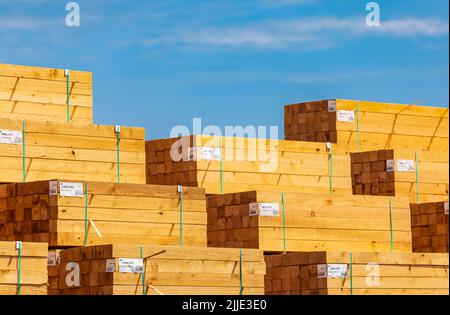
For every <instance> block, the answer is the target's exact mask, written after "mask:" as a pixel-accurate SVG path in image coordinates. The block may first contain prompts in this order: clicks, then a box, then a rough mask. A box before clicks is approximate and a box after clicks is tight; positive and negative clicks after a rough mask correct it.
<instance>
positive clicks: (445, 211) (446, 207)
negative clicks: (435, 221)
mask: <svg viewBox="0 0 450 315" xmlns="http://www.w3.org/2000/svg"><path fill="white" fill-rule="evenodd" d="M444 213H445V214H448V202H444Z"/></svg>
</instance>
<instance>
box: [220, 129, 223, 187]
mask: <svg viewBox="0 0 450 315" xmlns="http://www.w3.org/2000/svg"><path fill="white" fill-rule="evenodd" d="M219 146H220V162H219V168H220V193H221V194H223V159H222V138H220V139H219Z"/></svg>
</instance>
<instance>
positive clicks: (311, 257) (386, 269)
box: [265, 252, 449, 295]
mask: <svg viewBox="0 0 450 315" xmlns="http://www.w3.org/2000/svg"><path fill="white" fill-rule="evenodd" d="M265 260H266V264H267V273H266V276H265V292H266V294H268V295H280V294H284V295H352V294H353V295H400V294H401V295H448V294H449V275H448V263H449V259H448V254H411V253H391V254H389V253H363V252H359V253H348V252H310V253H288V254H286V255H266V256H265Z"/></svg>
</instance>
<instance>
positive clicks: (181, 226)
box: [178, 186, 183, 247]
mask: <svg viewBox="0 0 450 315" xmlns="http://www.w3.org/2000/svg"><path fill="white" fill-rule="evenodd" d="M178 192H179V194H180V246H181V247H183V186H179V187H178Z"/></svg>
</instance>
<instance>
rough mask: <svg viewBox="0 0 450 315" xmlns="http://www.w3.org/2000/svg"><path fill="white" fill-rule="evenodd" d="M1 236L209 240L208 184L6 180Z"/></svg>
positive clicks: (65, 241) (52, 242) (78, 241)
mask: <svg viewBox="0 0 450 315" xmlns="http://www.w3.org/2000/svg"><path fill="white" fill-rule="evenodd" d="M0 239H3V240H24V241H37V242H47V243H49V246H52V247H63V246H82V245H84V244H94V245H96V244H110V243H114V244H124V243H125V244H128V243H140V244H155V245H179V244H180V243H181V244H185V245H188V246H206V200H205V193H204V190H203V189H199V188H184V189H183V191H182V192H181V193H180V192H179V191H178V187H176V186H154V185H137V184H113V183H101V182H86V183H82V182H71V181H56V180H55V181H41V182H32V183H17V184H6V185H1V186H0Z"/></svg>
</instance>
